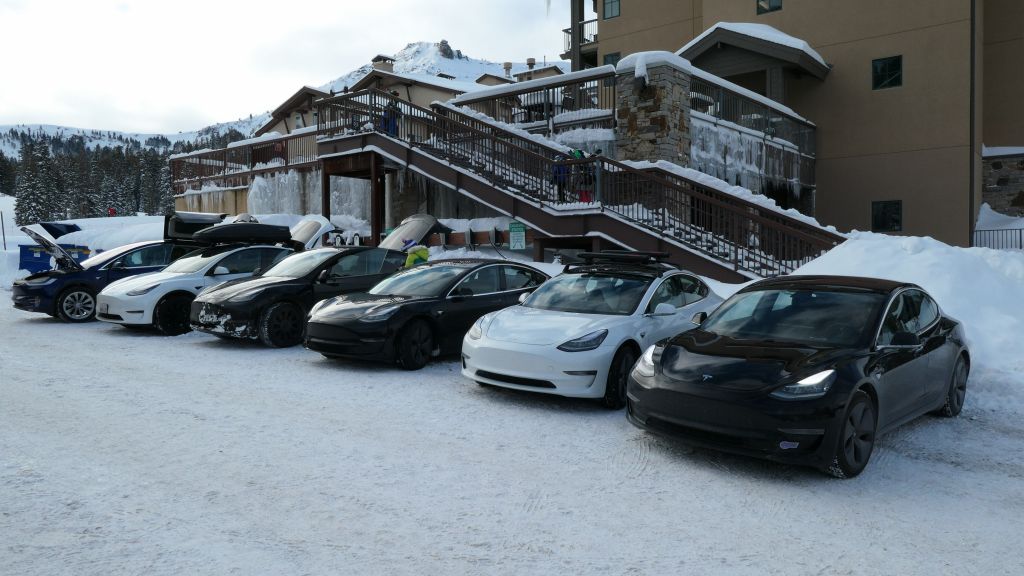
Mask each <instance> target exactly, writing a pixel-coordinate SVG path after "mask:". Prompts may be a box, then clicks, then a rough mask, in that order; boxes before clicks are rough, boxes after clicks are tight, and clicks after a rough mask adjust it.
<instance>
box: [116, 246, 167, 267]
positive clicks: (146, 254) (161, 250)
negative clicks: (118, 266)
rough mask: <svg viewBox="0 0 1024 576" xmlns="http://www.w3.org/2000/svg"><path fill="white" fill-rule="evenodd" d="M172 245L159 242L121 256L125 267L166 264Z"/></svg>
mask: <svg viewBox="0 0 1024 576" xmlns="http://www.w3.org/2000/svg"><path fill="white" fill-rule="evenodd" d="M169 252H170V245H168V244H157V245H155V246H146V247H145V248H140V249H138V250H135V251H133V252H129V253H127V254H125V255H124V256H122V257H121V262H122V263H123V265H124V267H125V268H143V267H146V266H166V265H167V262H168V260H167V257H168V253H169Z"/></svg>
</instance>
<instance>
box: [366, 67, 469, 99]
mask: <svg viewBox="0 0 1024 576" xmlns="http://www.w3.org/2000/svg"><path fill="white" fill-rule="evenodd" d="M377 78H390V79H392V80H404V81H406V82H412V83H415V84H424V85H427V86H433V87H435V88H440V89H442V90H447V91H449V92H455V93H459V94H461V93H465V92H473V91H476V90H480V88H481V85H480V84H476V83H473V82H466V81H465V80H449V79H447V78H441V77H438V76H434V75H432V74H402V73H400V72H388V71H387V70H373V71H372V72H370V73H369V74H367V75H366V76H363V78H362V79H360V80H359V81H358V82H356V83H355V84H354V85H353V86H352V88H351V91H352V92H358V91H359V90H363V89H366V88H369V87H370V85H371V84H372V83H373V81H374V80H375V79H377Z"/></svg>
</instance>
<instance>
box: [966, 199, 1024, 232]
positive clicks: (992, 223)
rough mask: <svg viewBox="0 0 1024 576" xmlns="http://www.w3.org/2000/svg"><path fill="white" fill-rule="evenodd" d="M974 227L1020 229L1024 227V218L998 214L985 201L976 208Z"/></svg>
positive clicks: (980, 228) (981, 228) (982, 228)
mask: <svg viewBox="0 0 1024 576" xmlns="http://www.w3.org/2000/svg"><path fill="white" fill-rule="evenodd" d="M974 228H975V230H1020V229H1024V218H1020V217H1017V216H1007V215H1006V214H1000V213H999V212H996V211H995V210H993V209H992V207H991V206H989V205H988V203H987V202H986V203H984V204H982V205H981V209H980V210H978V223H977V224H976V225H975V227H974Z"/></svg>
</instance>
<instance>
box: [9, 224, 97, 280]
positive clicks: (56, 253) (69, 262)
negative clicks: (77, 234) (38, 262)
mask: <svg viewBox="0 0 1024 576" xmlns="http://www.w3.org/2000/svg"><path fill="white" fill-rule="evenodd" d="M21 231H22V232H24V233H25V234H26V235H28V237H29V238H31V239H33V240H35V241H36V244H39V245H40V246H42V247H43V250H46V253H47V254H49V255H50V256H53V258H54V259H55V260H56V261H57V269H58V270H70V271H74V272H77V271H79V270H85V268H83V267H82V265H81V264H79V263H78V261H77V260H75V259H74V257H73V256H71V254H68V253H67V251H66V250H64V249H63V248H61V247H60V246H58V245H57V243H56V242H54V241H52V240H50V239H49V238H47V237H45V236H43V235H42V234H39V233H38V232H36V231H35V230H32V229H31V228H29V227H27V226H22V228H21Z"/></svg>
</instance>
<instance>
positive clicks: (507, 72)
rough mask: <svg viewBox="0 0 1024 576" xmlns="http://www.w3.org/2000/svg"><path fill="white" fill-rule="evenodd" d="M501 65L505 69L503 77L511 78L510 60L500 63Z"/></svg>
mask: <svg viewBox="0 0 1024 576" xmlns="http://www.w3.org/2000/svg"><path fill="white" fill-rule="evenodd" d="M501 67H502V68H504V69H505V78H511V77H512V63H511V62H505V63H504V64H502V65H501Z"/></svg>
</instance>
